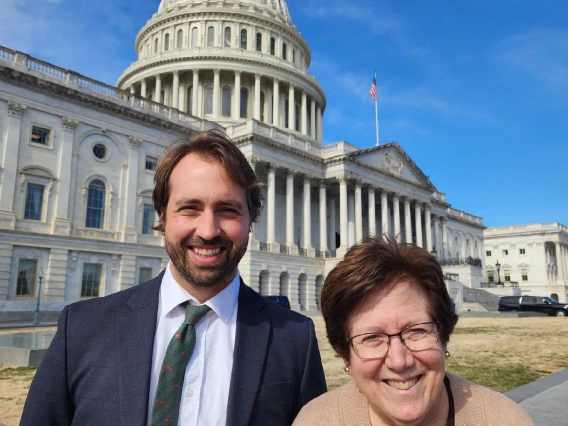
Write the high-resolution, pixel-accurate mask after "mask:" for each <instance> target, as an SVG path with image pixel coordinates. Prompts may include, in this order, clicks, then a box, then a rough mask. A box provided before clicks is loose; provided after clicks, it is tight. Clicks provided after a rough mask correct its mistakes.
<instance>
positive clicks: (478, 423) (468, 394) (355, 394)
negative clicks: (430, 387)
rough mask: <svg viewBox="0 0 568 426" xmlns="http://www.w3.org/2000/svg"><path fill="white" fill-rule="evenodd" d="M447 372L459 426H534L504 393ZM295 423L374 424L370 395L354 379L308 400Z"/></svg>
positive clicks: (299, 425) (329, 425)
mask: <svg viewBox="0 0 568 426" xmlns="http://www.w3.org/2000/svg"><path fill="white" fill-rule="evenodd" d="M446 375H447V376H448V378H449V379H450V387H451V389H452V394H453V397H454V408H455V420H456V423H455V424H456V426H534V423H533V422H532V420H531V418H530V417H529V416H528V414H527V413H526V412H525V411H523V409H522V408H521V407H519V406H518V405H517V404H515V403H514V402H513V401H511V400H510V399H509V398H507V397H506V396H504V395H503V394H500V393H499V392H495V391H492V390H490V389H487V388H485V387H483V386H479V385H476V384H475V383H472V382H469V381H467V380H465V379H462V378H461V377H457V376H455V375H453V374H450V373H446ZM293 426H371V422H370V420H369V410H368V402H367V398H365V396H364V395H363V394H362V393H361V392H359V390H358V389H357V387H356V385H355V382H354V381H353V380H351V381H350V382H349V383H347V384H346V385H343V386H341V387H339V388H337V389H334V390H332V391H331V392H328V393H326V394H323V395H321V396H320V397H319V398H316V399H314V400H313V401H311V402H310V403H308V404H307V405H306V406H305V407H304V408H302V410H301V411H300V414H298V417H297V418H296V420H295V421H294V423H293Z"/></svg>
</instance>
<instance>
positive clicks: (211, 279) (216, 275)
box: [166, 236, 248, 287]
mask: <svg viewBox="0 0 568 426" xmlns="http://www.w3.org/2000/svg"><path fill="white" fill-rule="evenodd" d="M247 245H248V236H247V238H246V240H244V241H243V244H242V245H235V244H233V242H232V241H231V240H229V239H228V238H223V237H221V236H219V237H215V238H214V239H212V240H209V241H206V240H203V239H201V238H199V237H193V238H192V237H187V238H184V239H183V240H182V241H181V243H179V244H176V243H173V242H170V241H169V240H168V238H167V237H166V251H167V252H168V255H169V256H170V259H171V261H172V264H173V266H174V268H175V269H176V270H177V272H178V273H179V274H180V275H181V276H182V278H183V279H184V280H185V281H187V282H188V283H189V284H191V285H194V286H196V287H215V286H217V285H225V286H226V285H228V284H229V283H230V282H231V280H232V279H233V278H234V275H235V272H236V270H237V267H238V265H239V262H240V261H241V259H242V257H243V256H244V254H245V253H246V251H247ZM189 246H192V247H195V246H198V247H201V248H206V247H208V246H217V247H223V251H225V255H224V259H223V260H222V261H221V262H219V263H217V264H215V265H196V264H195V263H193V262H189V261H188V253H187V252H188V250H190V249H189Z"/></svg>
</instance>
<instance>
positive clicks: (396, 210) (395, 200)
mask: <svg viewBox="0 0 568 426" xmlns="http://www.w3.org/2000/svg"><path fill="white" fill-rule="evenodd" d="M392 215H393V216H394V237H395V238H396V241H397V242H399V243H400V242H401V241H402V235H400V198H399V195H398V194H396V193H395V194H393V196H392Z"/></svg>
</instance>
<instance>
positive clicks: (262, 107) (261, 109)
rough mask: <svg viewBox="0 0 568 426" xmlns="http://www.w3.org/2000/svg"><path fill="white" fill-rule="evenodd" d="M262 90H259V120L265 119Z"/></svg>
mask: <svg viewBox="0 0 568 426" xmlns="http://www.w3.org/2000/svg"><path fill="white" fill-rule="evenodd" d="M264 99H265V98H264V92H260V121H265V119H264V107H265V105H264Z"/></svg>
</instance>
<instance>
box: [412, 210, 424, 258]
mask: <svg viewBox="0 0 568 426" xmlns="http://www.w3.org/2000/svg"><path fill="white" fill-rule="evenodd" d="M414 215H415V217H414V220H415V222H416V245H417V246H418V247H424V245H423V244H422V206H421V205H420V203H419V202H418V201H416V204H415V205H414Z"/></svg>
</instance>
